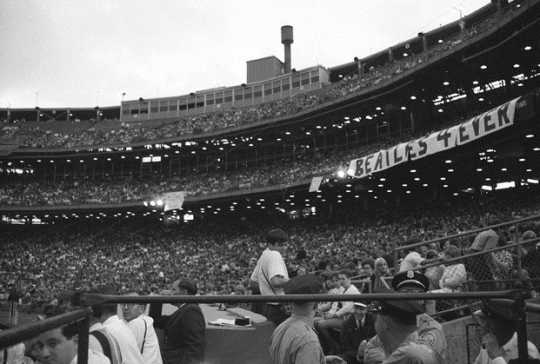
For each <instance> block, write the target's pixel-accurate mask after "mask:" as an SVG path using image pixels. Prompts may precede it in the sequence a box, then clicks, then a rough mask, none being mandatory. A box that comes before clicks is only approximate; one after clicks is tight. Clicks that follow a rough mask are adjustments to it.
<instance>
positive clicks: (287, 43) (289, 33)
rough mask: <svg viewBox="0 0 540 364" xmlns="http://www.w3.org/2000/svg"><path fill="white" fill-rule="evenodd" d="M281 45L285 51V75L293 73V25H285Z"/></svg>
mask: <svg viewBox="0 0 540 364" xmlns="http://www.w3.org/2000/svg"><path fill="white" fill-rule="evenodd" d="M281 43H283V48H284V50H285V70H284V71H285V73H289V72H291V44H292V43H293V27H292V25H284V26H282V27H281Z"/></svg>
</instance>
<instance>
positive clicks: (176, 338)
mask: <svg viewBox="0 0 540 364" xmlns="http://www.w3.org/2000/svg"><path fill="white" fill-rule="evenodd" d="M196 293H197V286H196V285H195V284H194V283H193V282H190V281H187V280H178V281H176V282H174V283H173V294H175V295H186V294H188V295H195V294H196ZM150 316H152V318H153V319H154V325H155V326H156V327H157V328H160V329H163V331H164V342H163V344H162V345H161V355H162V357H163V362H164V363H165V364H198V363H202V362H203V360H204V349H205V344H206V339H205V329H206V323H205V320H204V316H203V314H202V311H201V308H200V307H199V305H197V304H194V303H183V304H180V305H179V306H178V310H177V311H175V312H174V313H173V314H172V315H170V316H163V317H162V316H161V304H152V305H151V306H150Z"/></svg>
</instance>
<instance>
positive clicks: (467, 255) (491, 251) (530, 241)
mask: <svg viewBox="0 0 540 364" xmlns="http://www.w3.org/2000/svg"><path fill="white" fill-rule="evenodd" d="M536 242H540V237H538V238H533V239H528V240H523V241H520V242H519V243H512V244H507V245H503V246H499V247H496V248H493V249H486V250H482V251H479V252H476V253H470V254H466V255H462V256H460V257H456V258H452V259H447V260H444V261H443V260H439V261H436V262H433V263H429V264H426V265H422V266H420V269H426V268H431V267H436V266H438V265H441V264H447V263H454V262H459V261H462V260H463V259H467V258H471V257H476V256H479V255H485V254H488V253H494V252H498V251H500V250H506V249H510V248H515V247H518V246H522V245H527V244H530V243H536Z"/></svg>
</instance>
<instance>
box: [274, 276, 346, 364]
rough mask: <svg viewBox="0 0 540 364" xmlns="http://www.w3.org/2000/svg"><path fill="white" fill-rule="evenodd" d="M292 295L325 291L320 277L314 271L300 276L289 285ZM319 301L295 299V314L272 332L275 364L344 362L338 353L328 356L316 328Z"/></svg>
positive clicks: (293, 309) (287, 288) (287, 287)
mask: <svg viewBox="0 0 540 364" xmlns="http://www.w3.org/2000/svg"><path fill="white" fill-rule="evenodd" d="M285 288H286V290H287V293H288V294H317V293H320V292H321V290H322V284H321V281H320V280H319V278H317V277H316V276H314V275H312V274H307V275H302V276H297V277H295V278H293V279H291V280H290V282H289V283H288V284H287V285H286V287H285ZM315 307H317V304H316V303H315V302H301V303H300V302H294V303H293V304H292V314H291V316H290V317H289V318H288V319H286V320H285V321H284V322H282V323H281V324H280V325H279V326H278V327H277V328H276V329H275V330H274V333H273V334H272V339H271V341H272V343H271V345H270V357H271V358H272V363H273V364H308V363H309V364H324V363H328V364H331V363H333V364H340V363H343V364H344V363H345V362H344V361H343V359H341V358H339V357H337V356H326V357H325V356H324V353H323V350H322V347H321V344H320V343H319V339H318V337H317V334H316V333H315V331H314V330H313V317H314V316H315Z"/></svg>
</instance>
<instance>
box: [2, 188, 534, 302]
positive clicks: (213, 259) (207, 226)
mask: <svg viewBox="0 0 540 364" xmlns="http://www.w3.org/2000/svg"><path fill="white" fill-rule="evenodd" d="M482 201H483V202H481V203H478V202H473V201H462V202H457V201H451V202H447V203H441V202H438V203H437V204H433V206H419V207H413V208H412V209H411V207H407V208H405V207H403V208H401V209H391V210H390V211H386V212H383V211H380V212H378V213H375V212H372V213H370V214H369V216H365V217H358V220H357V221H351V222H348V223H345V222H342V221H341V220H339V219H336V221H329V220H325V221H321V220H320V219H319V218H317V217H314V218H312V219H306V220H296V221H291V220H288V219H281V218H277V217H274V218H273V217H266V218H264V219H260V218H259V219H250V218H246V219H234V220H227V221H219V220H216V221H214V222H211V221H206V220H205V221H202V222H200V223H195V224H182V225H172V226H170V225H169V226H166V225H162V224H159V223H154V222H151V221H148V220H145V221H131V220H130V221H127V220H126V221H123V222H115V223H103V224H88V223H75V224H71V225H65V226H62V225H53V226H51V227H39V228H37V229H36V230H34V231H33V230H32V229H24V230H21V229H19V230H17V231H13V232H4V233H3V239H2V246H1V248H2V252H3V254H2V256H1V257H0V274H1V279H0V282H2V283H1V284H2V286H0V292H1V291H4V292H6V291H7V290H8V289H9V287H8V285H9V284H10V283H15V282H19V283H20V284H21V287H20V288H21V290H22V291H23V292H24V302H25V303H38V302H46V301H49V300H51V299H52V298H54V297H58V296H59V295H61V294H62V293H64V292H67V291H72V290H76V289H89V288H93V285H103V284H112V285H114V286H115V287H117V288H118V290H119V292H127V291H133V290H143V291H146V292H151V291H159V290H161V289H165V288H168V285H169V284H170V283H171V282H172V281H173V280H175V279H176V278H177V277H178V276H179V275H182V276H184V277H186V278H187V279H191V280H194V281H196V282H198V284H199V287H200V289H199V291H200V292H201V293H202V294H210V293H221V294H229V293H231V292H235V291H238V292H242V291H243V292H247V289H248V288H249V285H248V283H247V282H246V280H247V279H248V278H249V276H250V273H251V271H252V270H253V267H254V265H255V263H256V260H257V258H258V257H259V255H260V253H261V252H262V250H263V249H264V246H265V243H264V241H263V238H262V236H264V233H265V231H266V230H267V229H268V228H269V227H271V226H272V225H273V226H275V225H279V226H281V227H283V228H284V229H285V230H286V231H287V232H288V233H289V235H290V239H289V243H288V245H287V247H286V253H285V254H284V258H285V261H286V263H287V264H288V265H289V271H290V272H291V274H292V275H294V274H301V273H303V272H311V271H316V270H323V271H324V270H328V271H338V270H340V269H348V270H350V271H351V272H352V275H353V276H359V277H362V276H366V275H368V274H370V273H367V272H366V271H365V268H367V267H366V264H368V265H371V266H372V267H373V266H374V264H373V262H374V260H375V259H376V258H381V257H382V258H384V259H385V260H386V262H387V264H388V266H390V267H393V266H394V265H395V264H396V262H395V261H394V256H393V254H392V251H393V249H394V248H395V247H396V246H399V245H403V244H406V243H411V242H416V241H426V240H428V239H431V238H435V237H443V236H447V235H452V234H456V233H459V232H464V231H467V230H470V229H474V228H480V227H483V226H485V224H486V221H485V216H486V214H487V213H489V216H490V217H491V220H490V222H493V221H500V222H502V221H506V220H510V219H515V218H518V217H524V216H530V215H533V214H537V213H538V212H540V201H539V200H538V198H531V195H530V194H526V195H521V194H517V193H513V192H506V193H505V194H504V195H502V194H498V195H496V197H495V198H493V199H492V200H482ZM274 219H275V220H274ZM278 219H279V220H278ZM493 219H495V220H493ZM263 220H264V221H265V223H262V222H261V221H263ZM519 229H521V230H523V231H525V230H531V231H533V232H537V233H538V232H540V231H538V224H536V223H533V224H529V225H523V226H520V227H519ZM497 233H498V235H499V237H500V239H499V242H498V244H499V245H503V244H506V243H507V242H509V241H510V239H511V238H512V235H511V234H510V233H509V232H508V231H507V229H502V230H500V231H498V232H497ZM473 238H474V235H473V236H470V237H467V238H462V239H461V240H459V241H457V240H455V239H454V240H452V241H449V242H445V243H444V244H432V245H430V246H423V247H419V248H418V249H417V251H418V254H419V255H421V256H422V257H423V258H431V259H433V258H437V257H438V256H439V255H440V253H441V252H443V251H444V252H445V253H446V254H452V253H449V252H448V250H447V247H448V245H449V244H450V243H451V244H452V245H455V246H456V247H458V249H459V253H462V252H463V253H465V252H466V250H463V249H466V248H468V247H470V246H471V241H472V239H473ZM491 247H493V246H491ZM484 248H488V247H486V246H483V247H482V249H484ZM404 253H406V252H404ZM501 254H503V253H501ZM403 255H404V254H403ZM454 255H455V254H454ZM366 262H368V263H366ZM369 262H371V263H369ZM401 264H415V259H413V258H405V259H404V261H403V262H402V263H401ZM533 264H534V262H533ZM483 268H485V267H483ZM467 269H469V267H468V268H467ZM434 271H436V269H435V270H433V272H430V274H431V277H432V280H433V281H434V282H439V281H441V278H442V273H443V271H444V268H443V270H440V269H439V273H438V274H439V276H438V277H439V278H433V274H434ZM511 271H512V269H511V268H508V269H507V270H506V271H505V272H506V273H504V274H503V273H501V272H502V270H501V272H499V273H500V276H498V277H497V278H499V279H500V278H508V276H509V275H510V274H511ZM469 273H472V274H475V272H474V271H473V272H469ZM426 274H428V273H427V272H426ZM535 274H538V272H536V273H535ZM536 278H538V277H536ZM444 281H445V280H444V279H443V280H442V282H444ZM433 288H444V284H443V286H439V284H437V285H434V286H433Z"/></svg>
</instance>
